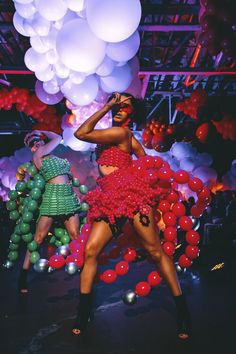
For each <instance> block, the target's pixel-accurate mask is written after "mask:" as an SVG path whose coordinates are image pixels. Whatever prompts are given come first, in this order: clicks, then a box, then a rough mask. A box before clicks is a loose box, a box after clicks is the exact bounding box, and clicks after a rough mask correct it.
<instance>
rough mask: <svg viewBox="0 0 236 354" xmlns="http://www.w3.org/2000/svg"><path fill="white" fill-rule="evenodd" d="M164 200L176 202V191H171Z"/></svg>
mask: <svg viewBox="0 0 236 354" xmlns="http://www.w3.org/2000/svg"><path fill="white" fill-rule="evenodd" d="M166 200H168V202H170V203H176V202H177V201H178V200H179V195H178V193H176V192H174V191H171V192H170V193H169V195H168V197H167V198H166Z"/></svg>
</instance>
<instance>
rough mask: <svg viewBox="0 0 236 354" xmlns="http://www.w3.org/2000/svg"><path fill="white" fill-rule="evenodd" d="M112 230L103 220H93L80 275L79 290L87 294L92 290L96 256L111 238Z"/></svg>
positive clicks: (95, 270)
mask: <svg viewBox="0 0 236 354" xmlns="http://www.w3.org/2000/svg"><path fill="white" fill-rule="evenodd" d="M111 238H112V232H111V229H110V227H109V225H108V224H107V223H106V222H105V221H103V220H102V221H99V222H94V223H93V225H92V228H91V231H90V234H89V238H88V241H87V244H86V248H85V261H84V266H83V270H82V272H81V275H80V292H81V293H83V294H88V293H90V292H91V290H92V286H93V281H94V278H95V275H96V272H97V257H98V255H99V254H100V252H101V251H102V249H103V248H104V247H105V245H106V244H107V243H108V242H109V241H110V240H111Z"/></svg>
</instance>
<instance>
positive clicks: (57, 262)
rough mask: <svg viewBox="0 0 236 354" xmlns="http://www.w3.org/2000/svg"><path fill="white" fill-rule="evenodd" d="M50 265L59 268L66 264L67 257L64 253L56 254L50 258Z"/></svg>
mask: <svg viewBox="0 0 236 354" xmlns="http://www.w3.org/2000/svg"><path fill="white" fill-rule="evenodd" d="M49 265H50V266H51V267H53V268H55V269H59V268H61V267H63V266H64V265H65V258H64V257H63V256H62V255H57V254H55V255H54V256H51V257H50V258H49Z"/></svg>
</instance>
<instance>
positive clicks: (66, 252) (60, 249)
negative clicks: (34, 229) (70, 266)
mask: <svg viewBox="0 0 236 354" xmlns="http://www.w3.org/2000/svg"><path fill="white" fill-rule="evenodd" d="M56 254H60V255H61V256H63V257H67V256H68V255H69V254H70V249H69V247H68V246H65V245H63V246H60V247H58V248H57V250H56Z"/></svg>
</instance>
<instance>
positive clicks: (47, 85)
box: [43, 77, 60, 95]
mask: <svg viewBox="0 0 236 354" xmlns="http://www.w3.org/2000/svg"><path fill="white" fill-rule="evenodd" d="M43 89H44V91H46V92H47V93H49V94H51V95H54V94H55V93H58V92H59V91H60V87H59V85H58V82H57V80H56V78H55V77H54V78H52V79H51V80H49V81H45V82H44V83H43Z"/></svg>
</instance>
